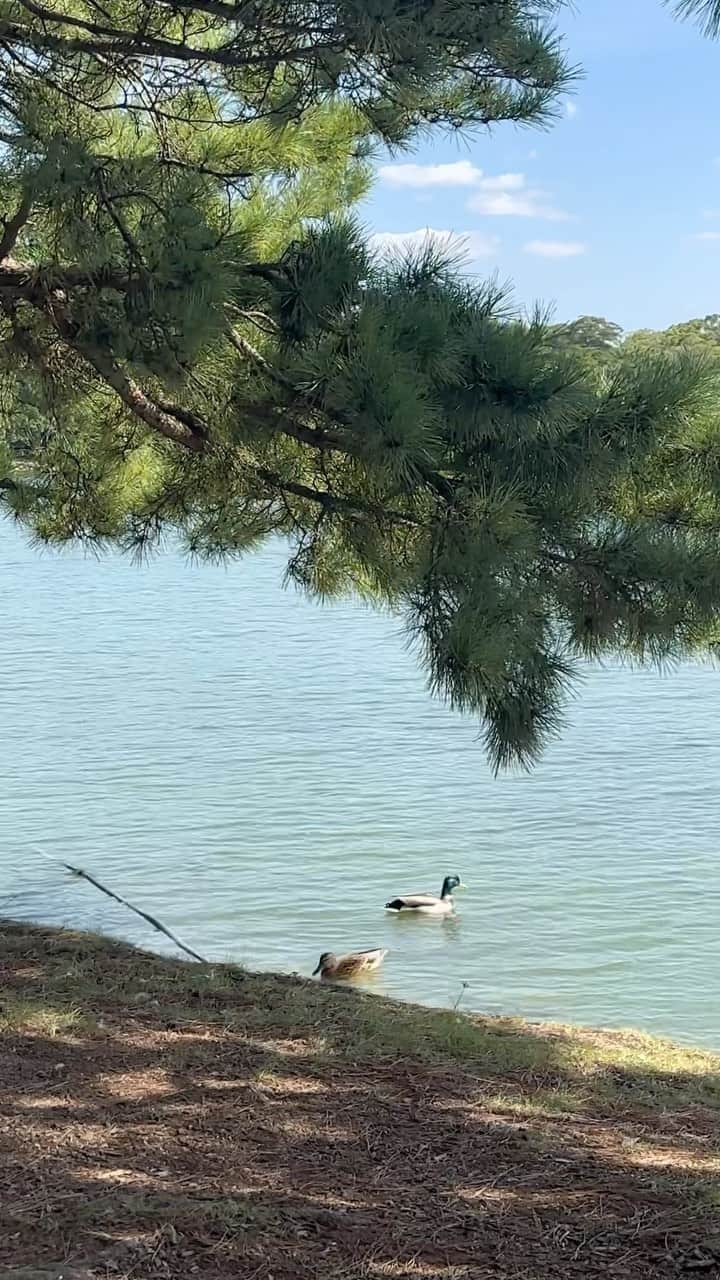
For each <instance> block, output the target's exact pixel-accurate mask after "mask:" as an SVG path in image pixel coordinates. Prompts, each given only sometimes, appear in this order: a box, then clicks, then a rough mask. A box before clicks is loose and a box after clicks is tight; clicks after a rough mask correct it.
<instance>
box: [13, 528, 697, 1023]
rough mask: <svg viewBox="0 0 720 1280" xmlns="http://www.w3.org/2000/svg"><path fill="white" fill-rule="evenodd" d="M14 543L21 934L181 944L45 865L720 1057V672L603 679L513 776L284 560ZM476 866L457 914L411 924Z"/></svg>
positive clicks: (227, 923) (228, 931)
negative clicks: (409, 906) (453, 879)
mask: <svg viewBox="0 0 720 1280" xmlns="http://www.w3.org/2000/svg"><path fill="white" fill-rule="evenodd" d="M0 536H1V538H2V541H1V542H0V587H1V589H2V600H3V607H2V610H1V612H0V672H1V673H2V677H1V682H0V705H1V708H2V745H3V768H2V771H1V776H0V812H1V813H2V828H1V835H0V871H1V872H2V888H1V891H0V892H1V900H0V913H2V914H5V915H14V916H17V917H23V918H33V919H37V920H42V921H47V922H52V923H58V924H65V923H66V924H72V925H77V926H87V927H91V928H94V929H101V930H106V931H109V932H112V933H114V934H116V935H119V936H123V937H126V938H129V939H131V940H133V941H135V942H138V943H142V944H144V945H149V946H151V947H154V948H157V949H161V943H162V940H161V939H160V936H159V935H158V934H156V933H153V932H152V931H151V930H150V929H149V928H145V927H144V926H143V925H142V924H141V922H140V921H139V920H137V918H136V917H134V916H132V915H130V914H129V913H128V912H126V911H125V910H123V909H122V908H120V907H116V906H115V905H114V904H112V903H110V902H109V901H108V900H107V899H105V898H104V897H102V896H101V895H100V894H99V893H98V892H97V891H96V890H95V889H92V888H91V887H90V886H88V885H86V884H83V883H81V882H78V881H77V880H73V879H71V878H69V877H67V876H65V875H64V874H63V873H62V872H61V871H60V870H59V869H57V868H56V867H53V866H52V865H50V864H48V863H47V862H46V861H44V860H43V859H42V858H41V857H40V856H39V854H38V853H37V852H36V850H37V849H40V850H44V851H45V852H47V853H49V854H52V855H55V856H56V857H59V858H63V857H65V858H67V859H69V860H70V861H71V862H76V863H79V864H80V865H81V866H83V867H85V868H86V869H88V870H89V871H92V872H94V873H95V874H96V875H98V876H99V878H100V879H101V880H104V881H105V882H107V884H108V885H109V886H111V887H113V888H115V889H116V890H117V891H118V892H120V893H121V894H122V895H123V896H126V897H128V898H129V899H130V900H131V901H134V902H136V903H138V904H139V905H141V906H143V907H144V908H146V909H147V910H149V911H151V912H153V913H155V914H157V915H159V916H160V918H161V919H162V920H164V921H165V922H166V923H167V924H168V925H169V926H170V927H171V928H173V929H174V930H176V931H177V932H178V933H179V934H180V936H181V937H182V938H184V939H185V940H186V941H187V942H188V943H189V944H190V945H192V946H193V947H195V948H196V949H197V950H198V951H200V952H201V953H203V954H204V955H206V956H208V957H210V958H228V957H232V958H234V959H235V960H237V961H240V962H242V963H244V964H246V965H248V966H250V967H252V968H272V969H282V970H290V971H292V970H297V971H298V972H301V973H306V974H307V973H310V972H311V970H312V969H313V968H314V966H315V963H316V961H317V957H318V955H319V953H320V952H321V951H324V950H330V949H334V950H336V951H342V950H346V949H352V948H355V947H367V946H376V945H384V946H388V947H389V948H390V949H391V954H390V955H389V956H388V959H387V961H386V964H385V967H384V970H383V971H381V974H380V975H379V976H378V978H377V980H376V982H375V983H374V988H375V989H376V990H379V991H385V992H388V993H391V994H393V995H397V996H401V997H407V998H411V999H416V1000H420V1001H423V1002H427V1003H432V1004H440V1005H447V1004H452V1003H454V1002H455V1000H456V999H457V998H458V996H459V995H460V994H461V993H462V999H463V1007H466V1008H475V1009H481V1010H486V1011H490V1012H504V1013H520V1014H524V1015H526V1016H528V1017H530V1018H559V1019H563V1020H570V1021H576V1022H585V1023H598V1024H606V1025H614V1026H625V1025H633V1026H639V1027H644V1028H648V1029H650V1030H653V1031H657V1032H667V1033H670V1034H672V1035H675V1036H677V1037H680V1038H683V1039H689V1040H695V1041H698V1042H704V1043H706V1044H710V1045H716V1046H720V1020H719V1019H718V1016H717V1010H718V989H719V988H720V787H719V780H720V734H718V721H719V712H720V674H718V673H715V672H713V671H712V670H710V669H709V668H703V667H699V666H697V667H688V668H685V669H683V670H681V671H679V672H675V673H674V674H672V675H668V676H664V677H662V676H659V675H657V674H655V673H651V672H640V673H638V672H631V671H628V670H624V669H622V668H619V667H615V668H606V669H604V670H592V671H589V672H588V675H587V679H586V680H585V681H584V684H583V685H582V687H581V690H580V693H579V695H578V696H577V698H576V700H575V701H574V703H573V705H572V708H571V712H570V717H569V724H568V729H567V732H566V733H565V735H564V736H563V738H562V740H561V741H559V742H558V743H557V744H555V745H554V746H553V747H552V748H551V749H550V750H549V751H548V753H547V756H546V758H545V759H544V761H543V763H542V764H541V765H540V766H539V767H538V768H537V769H536V770H535V771H534V772H533V773H532V774H530V775H511V776H503V777H500V778H499V779H495V778H493V776H492V774H491V771H490V770H489V768H488V766H487V764H486V761H485V759H484V756H483V751H482V747H481V745H480V743H479V742H478V740H477V726H476V725H475V724H474V723H473V722H472V721H470V720H465V719H462V718H461V717H459V716H456V715H454V714H452V713H450V712H449V711H448V710H447V709H446V708H444V707H443V706H442V705H440V704H438V703H437V702H434V701H433V700H432V699H431V698H430V697H429V695H428V694H427V693H426V691H425V688H424V683H423V678H422V675H421V674H420V672H419V670H418V668H417V666H416V664H415V661H414V658H413V657H412V656H411V655H410V654H409V653H408V652H407V650H406V647H405V644H404V641H403V636H402V632H401V628H400V625H399V624H398V623H397V622H396V621H395V620H393V619H389V618H387V617H384V616H380V615H377V614H374V613H372V612H370V611H368V610H366V609H364V608H361V607H359V606H356V605H354V604H347V603H346V604H341V605H335V606H327V607H320V606H318V605H315V604H312V603H311V602H309V601H308V600H306V599H304V598H303V597H301V596H300V595H298V594H297V592H295V591H294V590H292V589H289V590H284V589H283V588H282V570H283V555H282V548H280V547H278V546H275V547H271V548H269V549H267V550H266V551H263V552H262V553H261V554H258V555H254V556H252V557H250V558H248V559H246V560H245V561H241V562H239V563H235V564H233V565H232V566H230V567H228V568H217V567H210V566H193V565H190V564H188V563H187V562H186V561H185V560H183V559H182V558H181V557H180V556H178V555H175V554H172V553H167V554H165V555H163V556H162V557H160V558H158V559H157V560H155V561H153V562H152V563H151V564H150V565H147V566H144V567H138V566H136V565H134V564H133V563H131V562H130V561H128V560H125V559H122V558H120V557H117V556H108V557H105V558H102V559H99V560H94V559H88V558H86V557H85V556H84V555H83V554H82V553H81V552H78V551H73V552H65V553H63V554H56V553H49V552H39V551H37V550H32V549H30V548H29V547H28V546H27V545H26V543H25V542H24V540H23V539H22V538H21V537H20V536H19V535H18V533H17V532H16V531H15V530H14V528H12V527H10V526H7V525H6V526H4V527H3V528H2V529H0ZM456 871H457V872H458V873H459V874H461V875H462V876H463V878H464V880H465V881H466V882H467V884H468V886H469V887H468V890H467V892H466V893H464V894H463V895H462V897H461V898H458V905H459V914H458V916H457V918H456V919H453V920H450V921H442V920H432V919H424V920H417V919H414V920H406V919H402V918H401V919H397V918H394V917H391V916H387V915H386V914H385V913H384V911H383V904H384V903H385V901H386V900H387V899H388V898H389V897H390V896H392V895H394V894H397V893H399V892H403V891H412V890H414V889H415V890H416V889H423V888H430V889H434V890H436V891H437V890H439V887H440V883H441V881H442V878H443V876H444V874H445V873H446V872H456ZM463 983H466V984H468V985H467V987H463V985H462V984H463Z"/></svg>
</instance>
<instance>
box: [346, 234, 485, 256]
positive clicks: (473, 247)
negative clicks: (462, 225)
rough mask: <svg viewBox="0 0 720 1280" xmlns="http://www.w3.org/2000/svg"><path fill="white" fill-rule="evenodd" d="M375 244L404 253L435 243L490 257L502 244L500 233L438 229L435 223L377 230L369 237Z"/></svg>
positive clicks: (458, 252)
mask: <svg viewBox="0 0 720 1280" xmlns="http://www.w3.org/2000/svg"><path fill="white" fill-rule="evenodd" d="M370 242H371V244H372V245H373V246H374V248H376V249H378V250H380V251H381V252H386V253H402V252H404V251H406V250H407V249H419V248H421V247H422V246H423V245H425V244H428V243H432V244H434V245H437V247H438V248H440V249H446V250H448V251H449V252H451V253H453V254H456V255H457V257H458V258H461V259H462V258H467V259H474V258H488V257H490V256H492V254H494V253H496V252H497V250H498V248H499V247H500V241H499V239H498V237H497V236H488V235H485V233H484V232H483V231H439V230H438V229H437V228H436V227H418V229H417V230H416V231H376V232H375V234H374V235H372V236H371V237H370Z"/></svg>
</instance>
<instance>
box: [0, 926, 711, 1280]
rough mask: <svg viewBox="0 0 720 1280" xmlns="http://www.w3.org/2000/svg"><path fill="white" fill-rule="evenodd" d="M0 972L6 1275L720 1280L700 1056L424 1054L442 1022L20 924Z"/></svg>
mask: <svg viewBox="0 0 720 1280" xmlns="http://www.w3.org/2000/svg"><path fill="white" fill-rule="evenodd" d="M0 970H1V974H2V985H1V986H0V1073H1V1081H2V1091H1V1093H0V1099H1V1120H0V1143H1V1146H0V1206H1V1208H0V1216H1V1221H0V1274H2V1275H4V1274H5V1271H2V1268H5V1269H10V1268H18V1267H34V1268H42V1267H51V1268H53V1270H51V1271H50V1272H49V1273H48V1275H49V1276H50V1275H52V1276H59V1275H60V1274H62V1275H64V1276H65V1277H66V1280H69V1278H70V1277H71V1276H72V1268H78V1269H81V1270H84V1272H85V1273H87V1272H90V1273H91V1274H92V1275H94V1276H102V1277H112V1278H114V1280H120V1278H121V1277H128V1278H130V1277H132V1278H133V1280H144V1278H145V1277H148V1280H150V1278H153V1280H154V1278H155V1277H157V1278H158V1280H161V1278H167V1277H178V1278H180V1277H183V1280H186V1278H188V1277H193V1276H198V1277H206V1278H207V1280H214V1278H215V1277H218V1280H220V1278H222V1280H225V1278H226V1277H231V1276H232V1277H242V1278H243V1280H255V1278H256V1277H257V1278H258V1280H259V1278H260V1277H262V1280H305V1278H307V1280H311V1278H312V1280H341V1278H342V1280H345V1278H346V1280H381V1278H382V1277H395V1278H397V1280H401V1278H405V1277H407V1280H416V1278H419V1277H438V1280H440V1278H442V1280H461V1278H462V1280H466V1278H467V1280H470V1278H472V1280H511V1278H512V1280H555V1278H556V1277H562V1278H563V1280H566V1278H569V1277H578V1278H580V1277H585V1278H587V1280H594V1278H595V1277H599V1276H604V1277H618V1278H622V1280H631V1278H635V1277H637V1280H652V1278H653V1277H664V1278H666V1280H667V1278H668V1277H676V1276H685V1275H688V1276H691V1275H694V1274H695V1275H700V1276H708V1277H710V1276H720V1216H719V1211H718V1206H720V1122H719V1117H720V1110H719V1109H718V1098H720V1092H719V1081H718V1077H717V1074H716V1071H715V1068H716V1066H717V1061H716V1060H712V1059H711V1058H710V1057H709V1055H704V1056H702V1058H699V1057H698V1058H697V1059H695V1058H692V1056H689V1064H690V1065H689V1067H688V1068H686V1067H682V1069H680V1070H677V1064H675V1066H673V1067H672V1069H668V1067H667V1065H666V1063H665V1059H664V1057H663V1058H660V1060H659V1062H658V1063H657V1064H655V1065H654V1066H651V1067H648V1065H647V1060H648V1050H647V1045H646V1042H645V1041H643V1042H642V1045H643V1046H644V1047H643V1050H642V1054H641V1059H642V1062H643V1063H645V1065H644V1066H642V1068H640V1067H637V1066H634V1065H632V1062H633V1058H632V1054H631V1053H629V1050H628V1042H627V1040H622V1039H621V1038H620V1037H618V1038H617V1042H616V1041H615V1040H614V1038H613V1037H612V1036H608V1037H606V1038H604V1039H603V1038H602V1037H601V1036H595V1035H593V1034H591V1033H585V1035H584V1038H583V1033H576V1034H577V1043H574V1042H572V1041H571V1039H570V1037H571V1035H572V1033H570V1032H567V1031H565V1032H562V1031H560V1030H558V1029H554V1030H548V1029H533V1028H530V1027H518V1026H517V1025H512V1026H511V1025H510V1024H503V1023H498V1024H497V1025H496V1026H493V1024H492V1023H490V1022H478V1024H477V1028H478V1029H477V1032H476V1031H475V1029H474V1024H473V1020H471V1019H462V1020H460V1019H458V1018H453V1023H457V1024H458V1032H457V1034H458V1037H459V1038H458V1039H457V1040H452V1039H451V1040H450V1041H449V1048H448V1052H447V1055H446V1060H443V1052H442V1037H443V1036H444V1035H446V1034H448V1035H450V1033H451V1030H452V1024H451V1022H450V1020H449V1019H450V1018H451V1017H452V1015H447V1014H442V1015H441V1014H437V1015H435V1014H433V1013H429V1012H428V1011H426V1010H413V1009H412V1007H411V1006H408V1007H406V1008H404V1009H403V1008H402V1007H401V1006H397V1005H392V1004H390V1003H389V1002H386V1001H382V1000H379V999H378V998H376V997H372V996H362V995H358V994H355V993H352V992H347V991H342V992H339V991H336V990H334V989H332V990H327V989H321V988H319V986H318V984H310V983H308V982H306V981H303V980H300V979H298V980H294V979H291V978H282V977H273V976H271V975H250V974H247V975H244V974H242V973H239V972H232V971H230V970H222V971H217V970H213V971H211V972H206V971H203V970H202V969H201V968H200V967H199V966H192V965H186V964H183V963H178V962H174V961H165V960H162V959H158V958H157V957H152V956H145V955H142V954H141V953H138V952H133V951H132V950H131V949H130V948H127V947H125V946H123V945H121V944H116V943H108V942H102V941H100V940H98V939H95V938H92V937H89V936H84V935H71V934H67V933H56V932H53V931H48V930H41V929H32V928H28V927H24V926H8V925H2V926H0ZM432 1019H442V1023H441V1024H439V1023H437V1022H433V1021H432ZM448 1029H450V1030H448ZM473 1037H475V1039H473ZM615 1044H616V1045H617V1052H616V1050H615V1048H614V1046H615ZM413 1046H415V1047H413ZM588 1046H589V1047H588ZM630 1049H632V1039H631V1041H630ZM629 1062H630V1065H628V1063H629ZM618 1064H619V1065H618Z"/></svg>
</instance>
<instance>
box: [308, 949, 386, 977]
mask: <svg viewBox="0 0 720 1280" xmlns="http://www.w3.org/2000/svg"><path fill="white" fill-rule="evenodd" d="M386 955H387V951H386V949H385V947H370V948H369V949H368V950H367V951H349V952H348V954H347V955H345V956H336V955H333V953H332V951H323V954H322V955H321V957H320V959H319V960H318V966H317V969H314V970H313V977H315V974H316V973H319V974H320V977H321V978H326V979H334V978H357V977H358V976H359V975H360V974H361V973H371V972H372V970H373V969H378V968H379V967H380V965H381V964H382V962H383V960H384V959H385V957H386Z"/></svg>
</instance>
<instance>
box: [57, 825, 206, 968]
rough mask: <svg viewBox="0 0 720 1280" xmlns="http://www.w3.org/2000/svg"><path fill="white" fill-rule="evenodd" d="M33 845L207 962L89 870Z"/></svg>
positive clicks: (187, 952) (194, 955) (181, 947)
mask: <svg viewBox="0 0 720 1280" xmlns="http://www.w3.org/2000/svg"><path fill="white" fill-rule="evenodd" d="M33 847H34V849H35V852H36V853H39V854H40V857H41V858H45V859H46V860H47V861H48V862H54V863H55V865H56V866H59V867H64V868H65V870H66V871H69V872H70V873H71V875H74V876H78V877H79V878H80V879H81V880H87V882H88V884H93V885H94V886H95V888H96V889H99V890H100V892H101V893H104V894H106V895H107V897H108V898H112V899H113V901H114V902H119V903H120V905H121V906H122V907H127V908H128V910H129V911H134V912H135V915H136V916H141V917H142V919H143V920H147V922H148V924H150V925H152V927H153V929H157V931H158V933H164V934H165V937H166V938H169V939H170V941H171V942H174V943H175V946H176V947H179V948H180V950H181V951H184V952H185V954H186V955H188V956H192V958H193V960H198V961H199V962H200V964H207V963H208V961H207V960H206V959H205V958H204V956H200V955H198V953H197V951H193V949H192V947H186V946H185V943H184V942H181V941H180V939H179V938H177V937H176V936H175V934H174V933H171V931H170V929H166V928H165V925H164V924H161V923H160V921H159V920H156V919H155V917H154V916H151V915H148V913H147V911H142V910H141V908H140V907H134V906H133V904H132V902H128V901H127V899H126V898H121V897H120V894H119V893H113V891H112V889H107V888H106V887H105V885H104V884H101V883H100V881H99V880H96V879H95V877H94V876H91V875H90V872H89V871H83V870H82V867H73V866H72V864H71V863H69V862H64V861H63V860H62V858H53V857H51V855H50V854H49V853H43V851H42V849H38V847H37V845H35V846H33Z"/></svg>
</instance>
